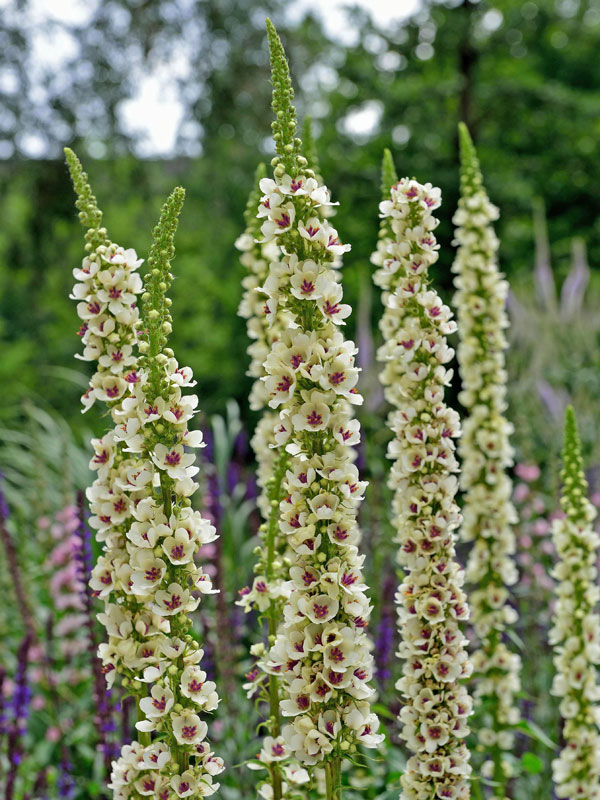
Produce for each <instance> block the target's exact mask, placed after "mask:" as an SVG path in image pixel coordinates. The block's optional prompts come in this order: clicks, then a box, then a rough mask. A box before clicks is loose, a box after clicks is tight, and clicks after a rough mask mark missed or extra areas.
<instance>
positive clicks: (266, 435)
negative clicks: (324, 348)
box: [236, 164, 309, 800]
mask: <svg viewBox="0 0 600 800" xmlns="http://www.w3.org/2000/svg"><path fill="white" fill-rule="evenodd" d="M266 175H267V173H266V167H265V166H264V164H260V165H259V167H258V168H257V171H256V176H255V182H254V183H255V185H254V189H253V191H252V192H251V193H250V197H249V199H248V205H247V207H246V211H245V215H244V217H245V221H246V230H245V232H244V233H243V234H242V236H240V237H239V238H238V240H237V241H236V247H237V248H238V250H240V251H241V257H240V261H241V263H242V265H243V266H244V267H246V269H247V270H248V274H247V275H246V276H245V277H244V279H243V281H242V285H243V287H244V295H243V298H242V302H241V303H240V307H239V309H238V314H239V315H240V316H241V317H243V318H244V319H246V329H247V332H248V337H249V339H250V340H251V342H252V343H251V344H250V346H249V348H248V354H249V355H250V359H251V360H250V368H249V370H248V372H247V374H248V375H249V376H250V377H252V378H254V382H253V385H252V389H251V392H250V397H249V402H250V408H251V409H252V410H253V411H260V412H261V418H260V420H259V422H258V424H257V426H256V429H255V432H254V435H253V437H252V440H251V445H252V449H253V451H254V454H255V457H256V463H257V483H258V486H259V488H260V494H259V497H258V507H259V511H260V513H261V516H262V519H263V522H262V524H261V526H260V530H259V534H260V545H259V546H258V547H257V548H256V551H255V554H256V556H257V561H256V564H255V566H254V571H255V573H256V576H255V578H254V580H253V583H252V586H251V587H245V588H244V589H242V590H240V599H239V600H238V605H240V606H242V607H243V608H244V610H245V611H246V612H249V611H256V612H257V613H258V614H259V615H260V616H262V617H264V618H266V621H267V625H268V640H267V642H266V644H265V643H264V642H257V643H256V644H254V645H252V647H251V650H250V652H251V654H252V655H253V656H256V657H257V658H258V661H257V662H256V665H255V666H254V667H253V669H252V670H251V671H250V672H249V673H248V674H247V676H246V677H247V681H248V682H247V684H245V689H246V690H247V693H248V696H249V697H253V698H256V699H258V700H262V701H263V702H265V703H266V704H267V705H268V709H269V714H268V719H267V720H266V730H267V733H268V735H267V736H266V737H265V739H264V741H263V746H262V748H261V751H260V753H259V754H258V757H257V760H256V762H251V763H250V764H249V766H250V767H251V768H256V769H266V770H267V771H268V779H267V780H266V781H260V782H259V786H258V792H259V795H260V796H261V797H265V798H267V799H268V800H271V798H272V799H273V800H281V798H282V797H293V796H296V794H297V792H298V786H299V785H300V784H304V783H306V782H307V781H308V779H309V776H308V773H307V771H306V770H305V769H303V768H299V765H298V763H297V762H295V761H294V760H292V759H291V757H290V755H289V754H288V753H287V751H286V749H285V743H284V741H283V739H282V737H281V713H280V709H279V706H280V702H281V700H282V699H283V696H282V687H281V681H280V677H279V675H277V673H276V672H274V671H271V672H270V674H269V673H267V672H266V671H265V670H264V661H263V660H262V659H263V657H264V654H265V652H266V650H267V649H268V647H270V645H272V644H273V643H274V641H275V637H276V634H277V630H278V628H279V625H280V623H281V620H282V618H283V606H284V604H285V601H286V600H287V599H288V598H289V596H290V584H289V580H288V570H289V558H288V553H287V550H288V544H287V537H286V536H285V534H283V533H282V532H281V530H280V529H279V526H278V515H279V505H280V503H281V501H282V500H283V497H284V493H285V490H284V485H283V479H284V475H285V472H286V469H287V468H288V459H289V456H288V454H287V453H286V451H285V450H278V449H276V448H275V427H276V423H277V419H278V414H277V412H276V411H275V410H273V409H271V408H269V407H268V402H269V399H270V397H269V392H268V390H267V387H266V384H265V380H264V378H265V377H266V371H265V367H264V364H265V362H266V360H267V357H268V355H269V353H270V352H271V349H272V347H273V346H274V344H275V343H276V342H277V341H278V340H279V339H280V338H281V336H282V335H283V332H284V331H285V330H286V328H287V327H288V325H289V324H290V323H291V322H293V316H292V315H291V314H289V313H288V312H287V311H286V310H285V308H283V307H282V308H278V309H277V311H276V313H275V314H274V315H272V316H270V317H269V316H267V314H266V313H265V298H264V296H263V295H262V294H261V293H260V292H259V289H260V287H262V286H263V284H264V283H265V281H266V280H267V278H268V275H269V265H270V264H271V263H272V262H277V261H279V258H280V255H281V252H280V248H279V247H278V245H277V242H276V241H275V240H268V241H261V231H260V227H261V221H262V220H261V218H260V217H257V215H256V210H257V208H258V205H259V203H260V200H261V197H262V191H261V186H263V187H264V186H265V184H264V181H268V179H267V177H266Z"/></svg>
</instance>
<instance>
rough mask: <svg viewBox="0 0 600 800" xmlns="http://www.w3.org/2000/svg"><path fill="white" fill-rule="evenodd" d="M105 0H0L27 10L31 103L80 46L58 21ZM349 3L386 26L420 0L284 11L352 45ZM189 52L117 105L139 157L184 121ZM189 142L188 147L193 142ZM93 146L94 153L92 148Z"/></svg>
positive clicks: (85, 13)
mask: <svg viewBox="0 0 600 800" xmlns="http://www.w3.org/2000/svg"><path fill="white" fill-rule="evenodd" d="M103 1H104V0H29V3H28V4H27V6H25V7H24V10H23V11H22V12H21V11H15V10H14V9H17V8H19V4H18V3H16V2H15V0H0V10H2V9H3V8H12V9H13V13H16V14H20V15H25V18H26V20H27V22H28V26H27V27H28V29H29V30H30V31H32V34H31V35H32V39H31V46H32V56H33V57H32V61H31V67H32V71H31V73H30V78H31V81H32V86H33V90H32V96H31V98H30V99H31V100H32V102H34V103H38V104H43V97H42V94H41V93H42V91H43V90H42V89H41V85H42V79H41V76H42V75H51V76H54V80H56V81H59V80H60V76H61V74H62V72H63V71H64V70H62V69H61V67H62V66H63V64H65V63H66V62H67V60H68V59H69V57H73V56H74V55H76V52H77V43H76V42H75V40H74V38H73V37H72V36H71V35H70V33H69V32H68V30H67V29H66V28H64V27H61V25H60V23H65V22H66V23H73V24H76V25H85V23H86V21H87V20H88V19H90V17H91V14H92V13H93V11H94V9H95V8H96V6H97V3H98V2H103ZM353 5H358V6H363V7H364V8H365V9H366V10H367V11H369V12H370V14H371V15H372V17H373V19H374V20H375V22H376V23H378V24H379V25H381V26H382V27H385V26H386V25H390V24H391V23H392V22H395V21H397V20H402V19H405V18H407V17H409V16H411V15H412V14H414V13H415V12H416V11H417V10H418V9H419V7H420V5H421V0H290V2H289V3H288V6H287V10H288V14H289V17H290V21H291V22H292V23H295V22H300V21H301V19H302V18H303V16H304V15H306V14H307V13H308V12H313V13H316V14H317V15H318V16H320V17H321V19H322V20H323V24H324V27H325V30H326V31H327V33H328V34H329V35H330V36H331V38H332V39H333V40H336V41H338V42H341V43H342V44H345V45H352V44H355V43H356V42H357V40H358V36H359V33H358V31H357V29H356V28H354V27H353V26H352V25H350V24H349V22H348V18H347V14H346V10H345V7H347V6H353ZM56 23H58V25H57V24H56ZM190 57H191V56H190V53H189V48H187V49H186V47H185V43H184V42H182V47H181V48H180V51H179V54H178V56H177V58H175V59H174V60H173V58H170V59H169V61H168V63H167V62H162V63H160V62H159V63H157V64H156V66H155V68H154V69H153V70H151V71H148V69H147V67H146V68H145V69H144V71H143V72H142V71H141V69H140V72H139V74H136V75H135V79H134V83H135V85H136V86H137V92H136V94H135V95H133V96H132V97H130V98H129V99H127V100H125V101H123V102H122V103H121V105H120V108H119V113H120V117H121V124H122V127H123V129H124V130H125V131H126V132H127V133H129V134H130V135H131V136H132V138H134V139H135V141H136V143H137V144H136V152H137V154H138V155H139V156H140V157H159V158H160V157H168V156H169V155H170V154H171V153H172V152H173V150H174V146H175V141H176V138H177V135H178V132H179V133H181V129H180V126H181V123H182V119H183V108H182V105H181V103H180V102H179V99H178V98H179V95H178V92H179V89H178V84H177V81H178V79H179V80H180V81H181V82H183V83H185V79H186V75H187V73H188V70H189V58H190ZM36 70H38V71H39V77H40V80H38V81H36V75H35V74H34V73H35V71H36ZM304 77H308V76H304ZM321 77H322V76H321ZM11 80H13V81H14V80H16V76H14V75H11V74H8V73H7V74H5V73H1V74H0V85H1V86H2V88H4V89H5V90H7V91H9V92H10V91H14V90H16V89H15V87H13V89H11V88H10V87H9V86H6V82H7V81H9V82H10V81H11ZM36 93H37V94H36ZM380 113H381V109H380V108H379V107H377V104H376V103H371V104H365V107H364V108H360V109H356V111H355V112H353V114H352V115H351V117H350V118H349V119H348V120H346V121H345V123H344V124H345V126H346V127H347V128H348V131H347V132H348V133H351V134H356V136H358V137H360V136H362V135H367V133H368V131H369V130H372V128H373V127H374V126H375V125H376V124H377V120H378V118H379V116H380ZM315 116H317V115H316V114H315ZM186 124H187V123H186ZM65 135H67V134H65ZM194 141H196V142H198V141H199V138H198V136H191V137H190V142H192V143H193V142H194ZM18 144H19V149H20V150H21V152H23V153H24V154H25V155H26V156H29V157H30V158H40V157H44V156H45V155H47V141H46V139H45V137H44V136H43V134H42V133H41V132H39V133H38V132H32V131H29V130H24V131H22V132H21V134H20V136H19V143H18ZM180 146H181V144H180ZM190 146H191V147H192V148H193V147H194V146H196V145H194V144H191V145H190ZM5 147H7V148H9V150H7V151H6V152H4V149H3V148H5ZM95 147H97V148H98V152H93V151H94V148H95ZM13 149H14V147H13V145H12V143H11V142H10V141H8V140H0V158H10V156H11V155H12V150H13ZM103 149H104V145H103V144H102V143H101V142H100V141H99V142H97V143H95V142H90V143H89V150H90V155H92V156H96V157H102V155H103V152H102V151H103ZM188 155H190V156H195V155H199V152H194V151H192V150H190V152H188Z"/></svg>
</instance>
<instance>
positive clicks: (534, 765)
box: [521, 753, 544, 775]
mask: <svg viewBox="0 0 600 800" xmlns="http://www.w3.org/2000/svg"><path fill="white" fill-rule="evenodd" d="M521 766H522V767H523V769H524V770H525V772H529V773H530V774H531V775H537V774H538V773H540V772H541V771H542V770H543V769H544V762H543V761H542V759H541V758H540V757H539V756H536V754H535V753H523V755H522V756H521Z"/></svg>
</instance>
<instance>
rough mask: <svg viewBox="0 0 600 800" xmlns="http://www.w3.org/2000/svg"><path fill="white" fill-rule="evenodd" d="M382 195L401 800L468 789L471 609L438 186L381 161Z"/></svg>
mask: <svg viewBox="0 0 600 800" xmlns="http://www.w3.org/2000/svg"><path fill="white" fill-rule="evenodd" d="M382 172H383V177H382V183H383V186H384V190H385V188H386V187H387V188H388V193H387V199H386V200H384V201H383V202H382V203H381V204H380V212H381V217H382V224H381V232H380V237H379V241H378V245H377V250H376V252H375V253H374V254H373V256H372V258H371V260H372V262H373V263H374V264H375V265H376V266H377V267H379V269H378V270H377V271H376V273H375V276H374V280H375V283H376V284H377V285H378V286H379V287H380V288H381V289H382V299H383V304H384V314H383V317H382V319H381V323H380V328H381V331H382V333H383V338H384V343H383V345H382V347H381V348H380V350H379V352H378V359H379V360H380V361H382V362H383V364H384V367H383V370H382V372H381V381H382V384H383V386H384V390H385V395H386V399H387V400H388V401H389V402H390V404H391V405H392V406H393V410H392V412H391V414H390V416H389V419H388V425H389V427H390V429H391V431H392V433H393V439H392V440H391V442H390V444H389V447H388V457H389V458H391V459H392V461H393V466H392V470H391V474H390V479H389V485H390V488H392V489H393V491H394V500H393V511H394V524H395V527H396V529H397V531H398V538H397V541H398V544H399V546H400V547H399V551H398V562H399V564H400V566H401V567H402V569H403V570H404V580H403V582H402V584H401V585H400V587H399V589H398V592H397V595H396V602H397V607H398V624H399V633H400V638H401V641H400V646H399V649H398V656H399V657H400V658H401V659H402V660H403V677H402V678H401V679H400V680H399V681H398V682H397V684H396V688H397V689H398V690H399V691H400V693H401V694H402V696H403V700H404V706H403V708H402V710H401V712H400V720H401V722H402V725H403V727H402V733H401V737H402V738H403V739H404V740H405V741H406V743H407V746H408V748H409V749H410V750H411V751H412V753H413V755H412V756H411V757H410V758H409V760H408V762H407V765H406V770H405V772H404V774H403V775H402V778H401V784H402V794H401V797H402V798H403V800H418V798H438V797H439V798H445V797H448V798H466V797H468V796H469V791H470V790H469V776H470V773H471V767H470V765H469V752H468V750H467V747H466V744H465V742H464V739H465V737H466V736H467V734H468V732H469V729H468V726H467V719H468V716H469V714H470V713H471V706H472V703H471V698H470V697H469V695H468V692H467V690H466V688H465V687H464V685H463V680H464V679H465V678H467V677H469V675H470V674H471V669H472V667H471V664H470V663H469V659H468V656H467V653H466V649H465V646H466V639H465V637H464V636H463V634H462V632H461V630H460V627H459V624H460V622H462V621H464V620H466V619H467V618H468V613H469V612H468V606H467V602H466V598H465V595H464V592H463V590H462V584H463V581H464V576H463V572H462V570H461V569H460V567H459V565H458V563H457V561H456V555H455V533H454V532H455V530H456V528H457V527H458V525H459V524H460V520H461V517H460V513H459V509H458V506H457V504H456V501H455V495H456V491H457V488H458V481H457V478H456V473H457V472H458V464H457V461H456V457H455V444H454V439H455V438H457V437H458V435H459V433H460V425H459V419H458V414H457V413H456V412H455V411H454V410H453V409H451V408H449V407H448V406H447V405H446V403H445V401H444V392H445V387H446V386H448V385H449V383H450V380H451V377H452V372H451V370H448V369H447V368H446V366H445V365H446V364H447V363H448V362H449V361H450V360H451V359H452V357H453V355H454V353H453V350H452V349H451V348H450V347H448V344H447V341H446V337H447V336H448V335H449V334H451V333H453V332H454V331H455V330H456V324H455V322H454V321H453V320H452V315H451V312H450V309H449V308H448V307H447V306H445V305H443V304H442V302H441V300H440V298H439V297H438V295H437V293H436V292H435V290H434V289H433V288H432V287H431V278H430V276H429V272H428V270H429V267H430V266H431V265H432V264H433V263H435V261H436V260H437V257H438V253H437V251H438V248H439V245H438V244H437V242H436V239H435V236H434V235H433V231H434V230H435V228H436V226H437V224H438V220H437V219H436V218H435V217H433V215H432V211H433V210H434V209H436V208H437V207H438V206H439V205H440V203H441V198H440V190H439V189H436V188H434V187H432V186H431V184H425V185H423V184H420V183H418V182H417V181H416V180H410V179H408V178H402V179H401V180H400V181H397V182H395V183H393V185H392V186H391V191H390V190H389V185H388V184H389V181H390V179H391V180H393V179H394V177H395V176H394V171H393V164H391V159H390V157H389V156H388V155H386V156H385V158H384V165H383V170H382Z"/></svg>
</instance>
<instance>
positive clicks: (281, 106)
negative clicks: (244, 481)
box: [258, 21, 383, 800]
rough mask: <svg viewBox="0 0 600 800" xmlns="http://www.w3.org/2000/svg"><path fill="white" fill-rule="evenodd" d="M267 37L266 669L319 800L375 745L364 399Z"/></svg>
mask: <svg viewBox="0 0 600 800" xmlns="http://www.w3.org/2000/svg"><path fill="white" fill-rule="evenodd" d="M267 32H268V38H269V46H270V52H271V67H272V84H273V110H274V113H275V122H274V123H273V138H274V140H275V145H276V150H277V156H276V157H275V158H274V159H273V161H272V162H271V164H272V166H273V168H274V171H273V179H265V180H264V181H263V182H262V183H261V190H262V192H263V196H262V198H261V201H260V204H259V208H258V216H259V217H260V218H261V221H262V224H261V234H262V239H263V240H264V242H275V243H276V245H277V246H278V248H279V258H278V259H277V260H275V261H272V262H271V263H270V265H269V274H268V277H267V279H266V280H265V282H264V285H263V286H262V287H261V289H262V292H263V293H264V294H265V295H266V298H267V299H266V307H265V311H266V316H267V319H268V320H269V322H270V321H272V320H273V319H274V318H275V316H276V314H277V313H278V312H279V310H280V309H283V310H285V312H286V313H287V314H288V315H289V317H290V323H289V325H288V326H287V327H286V329H285V330H284V331H282V333H281V336H280V337H279V338H278V340H277V341H276V342H275V343H273V345H272V348H271V352H270V353H269V356H268V357H267V359H266V362H265V371H266V376H265V381H264V382H265V386H266V388H267V391H268V394H269V398H270V399H269V406H270V407H271V408H273V409H277V411H278V415H277V420H276V424H275V428H274V434H273V436H274V439H275V445H276V448H278V450H280V451H283V452H285V453H286V458H287V460H288V463H287V468H286V470H285V474H284V476H283V479H282V488H283V500H282V501H281V503H280V504H279V508H278V516H277V520H276V521H277V525H278V528H279V531H280V533H281V534H283V535H284V536H285V537H286V540H287V546H288V547H289V548H290V550H291V552H292V558H293V560H292V564H291V566H290V569H289V580H290V589H291V594H290V597H289V598H288V599H287V601H286V603H285V607H284V614H283V623H282V626H281V627H280V630H279V632H278V634H277V636H276V638H275V642H274V644H273V646H272V647H271V648H270V650H269V652H268V653H266V654H265V658H264V667H265V669H266V670H267V672H269V673H275V674H276V675H278V676H279V677H280V679H281V684H282V689H283V694H284V698H285V699H284V700H283V701H282V702H281V704H280V712H281V714H282V716H283V717H287V718H288V719H289V722H288V723H287V724H286V725H284V726H283V728H282V735H281V738H280V740H279V742H278V744H279V745H280V750H281V756H284V755H290V756H291V757H292V758H294V759H296V760H297V761H298V762H300V764H301V765H302V766H304V767H309V768H310V767H323V769H324V771H325V777H326V790H325V794H326V797H327V799H328V800H334V799H337V798H340V797H341V764H342V759H343V758H344V757H346V756H347V757H350V758H354V757H355V754H356V751H357V747H358V746H359V745H363V746H365V747H371V748H372V747H377V746H378V745H379V743H380V742H381V741H382V739H383V736H382V735H380V734H378V733H377V728H378V719H377V717H376V715H375V714H373V713H372V711H371V707H370V702H369V698H370V697H371V695H372V694H373V689H372V688H371V686H370V681H371V677H372V667H373V658H372V656H371V653H370V644H369V640H368V637H367V634H366V627H367V624H368V619H369V614H370V610H371V608H370V604H369V600H368V599H367V596H366V594H365V589H366V588H367V587H366V585H365V584H364V582H363V577H362V565H363V561H364V556H361V555H360V554H359V551H358V548H357V542H358V540H359V532H358V528H357V523H356V513H357V507H358V505H359V503H360V500H361V498H362V496H363V493H364V488H365V484H364V483H362V482H361V481H360V479H359V476H358V470H357V469H356V467H355V465H354V463H353V461H354V458H355V454H354V452H353V450H352V448H351V445H353V444H355V443H357V442H358V440H359V425H358V422H357V421H356V420H354V419H352V414H351V407H352V405H354V404H359V403H360V402H361V401H362V398H361V396H360V395H359V394H358V392H357V390H356V383H357V381H358V370H357V368H356V367H355V365H354V356H355V354H356V348H355V346H354V344H353V342H350V341H347V340H345V339H344V336H343V335H342V333H341V331H340V328H339V327H338V326H339V325H341V324H343V321H344V319H345V318H346V317H347V316H348V315H349V314H350V310H351V309H350V307H349V306H348V305H346V304H344V303H343V302H342V294H343V292H342V287H341V285H340V283H339V281H338V274H337V272H336V271H335V270H334V269H333V265H334V262H335V259H336V256H339V255H341V254H342V253H343V252H345V251H346V250H348V249H349V248H348V246H347V245H342V244H341V243H340V241H339V239H338V236H337V232H336V231H335V230H334V228H332V227H331V226H330V225H329V223H328V222H327V221H326V220H324V219H323V215H322V213H320V212H319V209H320V208H321V207H323V206H328V205H329V204H330V199H329V192H328V190H327V188H326V187H325V186H324V185H323V184H322V183H321V182H320V181H319V180H317V179H316V178H315V177H314V173H313V171H312V170H309V169H308V161H307V159H306V158H305V157H304V156H303V155H301V147H302V143H301V140H300V139H299V138H298V137H296V135H295V134H296V115H295V110H294V107H293V104H292V99H293V90H292V87H291V82H290V76H289V69H288V64H287V60H286V57H285V53H284V50H283V47H282V45H281V42H280V40H279V37H278V36H277V33H276V31H275V28H274V27H273V25H272V23H271V22H270V21H267Z"/></svg>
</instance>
